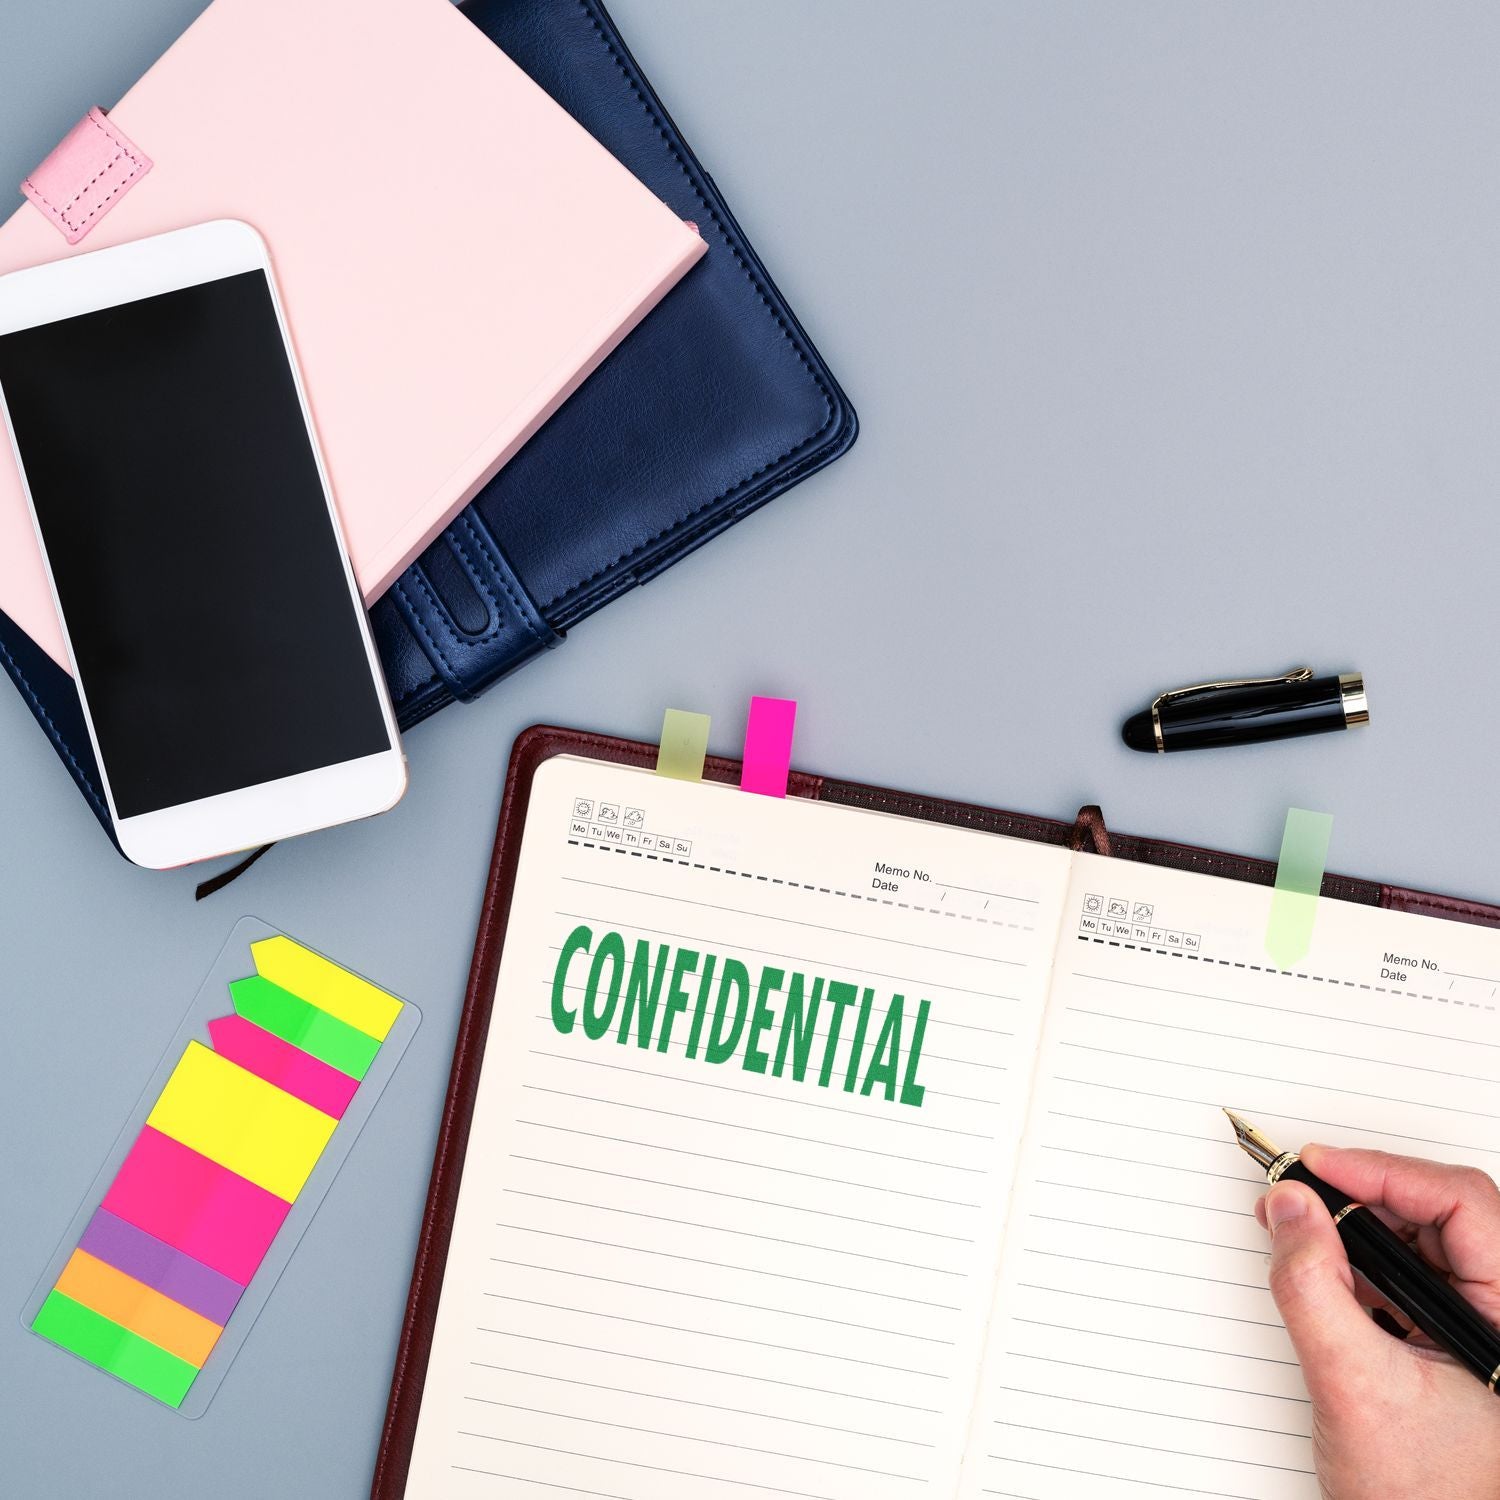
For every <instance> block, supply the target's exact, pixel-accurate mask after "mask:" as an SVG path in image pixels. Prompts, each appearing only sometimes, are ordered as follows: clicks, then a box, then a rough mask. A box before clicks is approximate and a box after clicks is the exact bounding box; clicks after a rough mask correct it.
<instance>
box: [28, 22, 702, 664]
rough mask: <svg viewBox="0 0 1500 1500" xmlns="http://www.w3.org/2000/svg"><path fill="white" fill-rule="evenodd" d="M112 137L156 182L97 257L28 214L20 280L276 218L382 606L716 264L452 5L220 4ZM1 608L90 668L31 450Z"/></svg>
mask: <svg viewBox="0 0 1500 1500" xmlns="http://www.w3.org/2000/svg"><path fill="white" fill-rule="evenodd" d="M89 102H90V101H87V100H84V101H81V103H80V108H79V113H80V114H82V113H83V108H84V106H86V105H87V104H88V103H89ZM108 122H109V124H110V125H112V126H114V127H116V128H117V129H118V130H119V131H120V132H122V133H123V135H124V136H125V137H126V138H127V139H128V141H129V142H130V143H131V144H132V145H133V147H134V148H135V149H136V150H137V152H138V153H139V154H140V155H141V156H142V157H143V158H146V159H149V162H150V164H151V165H150V168H149V170H146V171H144V172H143V173H137V174H135V176H134V180H132V181H130V182H129V183H127V184H125V185H124V188H123V190H122V191H120V192H119V193H118V194H117V195H116V196H115V197H114V198H113V199H112V200H111V201H110V202H109V203H108V206H107V208H106V209H105V210H104V211H103V212H101V213H99V214H98V215H97V218H96V220H95V222H93V223H92V225H91V227H90V228H89V230H88V232H87V234H86V235H85V237H84V238H82V239H81V240H80V241H79V243H77V244H76V245H75V246H72V247H70V246H69V244H68V243H67V240H66V238H65V237H64V234H63V232H62V230H61V229H60V228H59V226H58V225H57V224H56V223H54V222H53V221H52V219H51V218H49V216H48V215H47V214H46V213H44V212H43V210H42V209H41V208H40V207H39V206H37V205H36V204H35V203H30V202H28V203H24V204H23V205H22V206H21V207H20V208H19V209H18V210H17V211H16V213H15V214H14V215H13V216H12V217H11V218H10V219H9V220H8V221H7V222H6V223H5V224H4V226H3V227H0V273H3V272H6V271H12V270H16V269H18V268H20V267H23V266H29V265H35V264H37V263H39V262H41V261H47V260H54V259H57V258H59V257H61V256H64V255H73V254H84V253H87V252H88V251H90V250H97V249H101V248H103V247H105V246H107V245H113V244H118V243H120V242H121V241H124V240H132V239H139V238H140V237H142V236H143V235H148V234H155V233H158V232H160V231H163V230H168V229H179V228H182V227H184V226H185V225H189V224H195V223H201V222H203V221H204V220H208V219H216V218H238V219H244V220H246V221H248V222H249V223H250V224H252V225H254V226H255V227H256V228H257V229H258V230H259V231H260V232H261V234H262V235H263V236H264V237H265V239H266V242H267V243H268V244H269V246H270V249H271V258H272V261H273V263H274V265H275V269H276V275H277V279H278V281H279V283H280V286H281V291H282V295H283V298H284V301H285V305H286V309H287V316H288V319H289V321H290V324H291V330H292V336H293V340H294V342H295V344H296V347H297V353H298V358H299V359H300V361H301V364H302V369H303V373H304V375H305V377H306V382H307V388H308V393H309V396H310V399H311V402H312V407H313V415H314V419H315V421H316V423H317V427H318V433H319V437H320V438H321V440H322V444H323V450H324V453H325V454H326V456H327V459H328V465H329V468H330V470H331V476H332V480H333V488H334V494H335V497H336V499H337V501H338V507H339V513H340V515H341V517H342V519H343V523H344V530H345V534H346V536H347V538H348V542H349V550H350V553H351V555H352V557H353V561H354V568H355V571H356V573H357V574H358V576H359V581H360V584H361V587H362V588H363V590H364V593H365V597H366V599H368V600H373V599H375V598H377V597H378V596H379V595H380V594H381V593H383V592H384V590H385V589H386V587H387V586H388V585H389V583H390V582H391V580H392V579H394V578H395V577H396V576H397V575H398V574H399V573H400V572H401V571H402V570H403V569H404V568H405V567H406V566H407V564H408V563H410V562H411V561H412V559H413V558H414V557H416V556H417V554H418V553H419V552H420V551H421V550H422V549H423V547H424V546H425V545H426V544H427V542H429V541H430V540H431V539H432V537H433V536H435V535H436V534H437V533H438V532H439V531H441V530H442V528H443V527H444V526H446V525H447V523H448V522H449V521H450V520H451V519H452V518H453V516H454V515H455V514H456V513H457V512H458V511H459V510H461V509H462V508H463V506H464V505H466V504H467V503H468V501H469V500H470V499H471V498H472V496H473V495H474V493H475V491H477V490H478V489H479V488H480V486H481V485H483V484H484V483H485V482H486V481H487V480H488V479H489V478H490V477H491V476H492V475H494V473H495V472H496V471H497V470H498V469H499V468H500V467H501V466H502V465H503V464H504V463H505V462H506V461H507V460H508V459H509V458H510V457H511V456H512V455H513V454H514V453H515V452H516V451H517V450H518V449H519V448H520V447H521V445H522V444H523V443H524V442H525V441H526V439H527V438H528V437H530V436H531V434H532V433H533V432H535V431H536V430H537V428H539V427H540V426H541V424H542V423H543V422H545V421H546V420H547V418H548V417H549V416H550V415H551V414H552V412H553V411H555V410H556V409H557V407H558V406H559V405H560V404H561V403H562V402H563V401H564V400H565V399H566V398H567V396H568V395H569V393H570V392H572V391H573V390H574V389H575V388H576V387H577V386H578V385H579V384H580V383H581V382H582V381H583V379H584V378H585V377H586V376H587V375H588V373H589V372H590V371H591V370H592V369H593V368H594V366H595V365H597V364H598V363H599V361H600V360H601V359H603V358H604V356H605V355H606V354H608V353H609V351H610V350H611V349H612V348H613V347H614V346H615V345H616V344H617V343H618V342H619V341H620V339H621V338H623V337H624V336H625V334H626V333H628V332H629V331H630V329H631V328H632V327H634V326H635V324H636V323H637V322H638V321H639V320H640V318H642V317H643V316H644V315H645V314H646V313H647V312H648V311H649V310H650V309H651V307H653V306H654V305H655V303H656V302H657V301H658V300H659V299H660V298H661V297H662V296H663V295H664V294H665V293H666V292H667V291H668V290H669V288H670V287H671V286H672V285H673V283H675V282H676V281H677V280H678V278H679V277H681V276H682V275H683V273H684V272H685V271H686V270H687V269H688V268H689V267H690V266H691V265H692V264H693V262H694V261H696V260H697V258H698V257H699V256H700V255H702V254H703V253H704V250H705V249H706V246H705V245H704V243H703V241H702V240H701V239H700V238H699V237H698V235H697V233H696V232H695V231H694V230H693V229H692V228H691V227H689V226H688V225H686V224H684V223H683V222H682V221H681V220H679V219H678V218H676V217H675V216H674V215H673V213H672V212H671V210H670V209H668V208H667V207H666V206H665V205H664V204H663V203H662V202H661V201H660V200H659V199H658V198H656V197H655V196H654V195H653V194H652V193H650V192H648V191H647V190H646V189H645V188H644V187H642V186H641V184H640V183H639V182H637V181H636V179H635V178H634V177H632V176H631V174H630V173H629V172H627V171H626V170H625V168H624V167H622V166H621V165H620V164H619V163H618V162H617V161H616V160H615V159H614V158H613V157H612V156H611V155H610V154H609V153H608V152H607V151H605V150H604V149H603V148H602V147H601V146H600V145H598V143H597V142H596V141H595V140H594V139H593V137H592V136H590V135H589V134H588V133H587V132H586V131H585V130H583V129H582V128H581V127H580V126H579V125H577V124H576V123H575V122H574V121H573V119H572V118H571V117H570V116H569V115H568V114H567V113H566V112H565V111H564V110H562V109H561V108H560V107H559V106H558V105H556V104H555V103H553V101H552V100H551V99H550V98H548V96H547V95H546V94H545V93H544V92H543V91H542V90H541V89H539V88H538V87H537V86H536V85H535V84H533V83H532V82H531V80H530V79H528V78H527V77H526V76H525V74H523V73H522V72H521V71H520V69H519V68H517V67H515V65H514V64H512V63H511V62H510V60H509V59H508V58H507V57H506V56H505V55H504V53H502V52H500V51H499V50H498V49H497V48H496V47H495V46H494V44H493V43H492V42H491V41H489V39H488V38H486V37H485V36H483V35H482V34H481V33H480V32H479V31H478V30H476V29H475V28H474V27H473V26H471V25H470V24H469V22H468V21H466V20H465V19H464V17H463V15H462V13H461V12H459V11H457V10H456V9H454V7H453V6H452V5H451V4H450V3H449V0H214V3H213V4H212V5H210V6H209V8H208V9H207V10H206V11H205V12H204V13H203V15H202V16H201V17H200V18H199V19H198V20H197V21H196V22H195V23H194V24H193V25H192V26H191V27H190V28H189V29H188V30H187V31H186V32H185V33H184V34H183V35H182V36H181V37H180V38H179V39H178V41H177V42H176V43H175V44H174V45H173V46H172V48H171V49H170V50H169V51H168V52H167V53H166V54H165V56H163V57H162V58H161V60H160V61H159V62H157V64H156V65H155V66H154V67H153V68H152V69H151V70H150V72H148V73H147V74H146V75H145V77H144V78H142V79H141V80H140V82H139V83H137V84H136V85H135V87H134V88H132V89H131V90H130V92H129V93H128V94H126V95H125V97H124V98H123V99H122V100H121V101H120V102H119V104H118V105H116V106H115V107H114V108H113V109H111V110H110V111H109V114H108ZM110 170H111V171H112V172H113V173H114V174H115V176H117V177H118V176H121V175H122V172H121V168H120V167H119V166H118V165H116V166H114V167H112V168H111V169H110ZM124 175H129V174H124ZM36 177H37V178H38V179H40V180H42V181H44V182H45V181H46V178H45V177H43V175H42V174H40V173H39V174H36ZM114 180H115V178H114V177H112V178H111V182H113V181H114ZM98 198H99V192H98V189H97V188H96V189H94V190H93V195H92V198H91V199H89V200H88V201H90V202H95V201H97V200H98ZM74 217H75V218H81V217H82V215H80V214H75V215H74ZM0 610H3V611H4V612H5V613H6V614H8V615H9V616H10V617H11V618H12V619H13V620H14V621H15V622H16V623H17V624H18V625H19V626H21V628H22V629H23V630H25V631H26V632H27V633H28V634H29V635H30V636H31V637H32V639H33V640H35V641H36V643H37V644H38V645H39V646H40V647H42V649H43V650H45V651H46V652H47V653H48V654H49V655H51V656H52V657H53V658H54V659H55V660H56V661H57V662H58V663H59V664H61V665H63V666H66V664H67V657H66V654H65V651H64V647H63V641H62V634H61V631H60V629H59V627H58V623H57V619H56V616H55V613H54V611H53V607H52V601H51V596H50V594H49V592H48V589H47V583H46V577H45V574H44V573H43V570H42V562H41V558H40V555H39V554H38V551H37V547H36V542H35V539H34V536H33V533H32V528H31V522H30V519H29V517H28V515H27V511H26V504H25V500H24V497H23V494H22V491H21V487H20V480H19V476H18V475H17V473H16V471H15V466H14V462H13V460H12V458H11V455H10V452H9V447H8V445H6V444H0Z"/></svg>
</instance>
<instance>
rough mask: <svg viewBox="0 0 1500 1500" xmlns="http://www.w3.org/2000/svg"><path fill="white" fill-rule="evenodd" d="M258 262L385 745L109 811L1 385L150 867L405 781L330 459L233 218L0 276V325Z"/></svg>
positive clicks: (127, 847) (268, 838) (357, 808)
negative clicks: (83, 670)
mask: <svg viewBox="0 0 1500 1500" xmlns="http://www.w3.org/2000/svg"><path fill="white" fill-rule="evenodd" d="M256 270H259V271H264V272H265V274H266V282H267V285H268V286H269V287H270V289H271V302H272V306H273V307H274V308H275V312H276V321H277V325H278V327H279V328H280V330H281V338H282V343H283V345H284V346H285V348H286V356H287V363H288V366H289V367H290V369H291V372H292V380H293V384H294V385H295V387H296V390H297V400H298V404H299V406H300V408H301V411H302V419H303V422H304V424H305V425H306V428H307V434H308V440H309V442H310V443H311V445H312V451H313V457H314V461H315V462H316V464H317V470H318V479H319V481H320V483H321V484H322V487H323V500H324V503H325V504H326V505H327V507H328V514H329V517H330V519H331V520H332V522H333V528H334V536H335V538H336V540H337V543H338V550H339V557H340V559H341V560H342V563H343V568H344V578H345V582H346V585H347V587H348V590H349V598H350V603H351V606H352V607H353V609H354V613H355V616H356V619H357V621H358V624H359V631H360V639H361V640H362V641H363V642H364V648H365V659H366V663H367V665H368V667H369V672H370V680H371V682H372V683H373V685H374V688H375V692H376V696H377V699H378V701H379V703H380V712H381V717H382V719H383V720H384V723H385V727H386V734H387V736H388V738H389V740H390V748H389V749H387V750H382V751H378V752H377V753H376V754H374V755H366V756H362V757H360V758H358V759H356V760H348V761H343V762H340V763H338V764H335V765H331V766H321V767H319V768H317V769H316V770H312V771H304V772H301V773H300V774H298V775H295V776H285V777H281V778H279V779H278V780H275V781H267V782H261V783H259V784H257V785H254V786H248V787H240V788H238V789H236V790H234V791H230V792H223V793H221V794H219V795H218V796H214V797H204V798H200V799H198V800H196V801H192V802H184V803H179V804H177V805H176V806H173V807H165V808H162V809H160V810H159V811H157V812H151V813H141V814H138V815H136V816H134V817H128V818H122V817H120V816H119V815H118V813H117V812H116V810H115V799H114V793H113V791H112V790H111V787H110V782H109V766H108V765H107V764H106V763H105V758H104V756H103V755H102V754H101V753H100V749H99V740H98V737H97V735H96V734H95V732H94V720H93V715H92V714H91V713H90V711H89V701H88V692H87V689H86V686H85V684H84V683H83V681H82V679H81V678H80V677H79V673H78V666H77V662H76V661H75V659H74V656H73V643H72V639H71V637H70V636H69V634H68V621H67V617H66V616H65V615H64V614H63V611H62V605H61V602H60V601H59V599H58V596H57V585H56V582H55V580H54V579H53V576H52V564H51V560H50V559H49V558H48V556H47V547H46V543H45V541H44V540H43V538H42V532H41V527H40V525H39V524H38V522H37V515H36V506H35V503H34V501H33V499H32V495H31V487H30V485H29V483H28V482H27V478H26V467H25V464H24V463H23V462H22V460H21V452H20V447H19V444H18V443H17V441H16V435H15V430H14V427H13V425H12V423H11V419H10V412H9V410H8V409H7V407H6V404H5V393H4V391H3V389H0V420H3V422H4V424H5V430H6V434H7V436H8V438H9V441H10V446H11V451H12V453H13V454H14V455H15V461H16V467H17V469H18V470H19V471H20V476H21V487H22V489H23V491H24V492H25V495H26V506H27V510H28V512H29V513H30V515H31V524H32V529H33V531H34V532H35V535H36V539H37V545H38V547H40V548H41V552H42V560H43V562H44V564H45V565H46V571H47V584H48V587H49V588H50V589H51V591H52V603H53V607H54V608H55V609H56V610H57V616H58V620H59V622H60V623H61V625H62V632H63V640H64V642H65V643H66V645H67V649H68V662H69V665H70V666H71V668H72V671H73V679H74V681H75V682H76V683H77V684H78V695H79V698H80V699H81V700H82V704H83V715H84V720H85V722H86V723H87V725H88V732H89V740H90V742H91V743H92V745H93V747H94V756H95V759H96V760H97V761H98V764H99V775H100V780H101V781H102V783H103V790H104V796H105V799H106V801H107V802H108V804H109V815H110V821H111V822H112V823H113V825H114V829H115V835H116V837H117V838H118V839H119V841H120V847H121V849H123V850H124V852H125V854H126V857H127V858H129V859H131V860H132V861H134V862H135V863H136V864H138V865H144V866H147V867H148V868H150V869H158V870H161V869H171V868H173V867H175V866H177V865H184V864H191V863H193V862H194V861H195V860H200V859H209V858H211V857H213V856H214V855H219V854H231V853H235V852H237V851H239V850H242V849H252V848H256V847H258V846H259V845H261V844H269V843H274V842H275V841H277V840H278V839H284V838H290V837H292V836H294V835H296V834H300V833H310V832H312V831H313V830H314V829H318V828H328V827H331V826H332V825H334V824H336V823H345V822H349V821H350V820H352V819H355V818H363V817H369V816H371V815H373V814H375V813H379V812H384V811H385V810H386V809H387V808H390V807H392V806H394V805H395V803H396V802H397V801H398V800H399V799H400V797H401V794H402V792H404V791H405V790H406V758H405V756H404V755H403V754H402V752H401V741H400V737H399V732H398V730H397V728H396V716H395V713H394V712H393V710H392V708H391V701H390V694H389V692H388V691H387V689H386V684H385V677H384V675H383V673H382V671H381V668H380V658H379V656H378V655H377V654H376V650H375V642H374V640H373V639H372V637H371V635H370V624H369V620H368V617H367V616H366V614H365V607H364V601H363V600H362V599H361V597H360V593H359V586H358V584H357V582H356V581H355V577H354V570H353V567H352V566H351V565H350V562H349V553H348V549H347V547H346V546H345V544H344V537H343V529H342V527H341V526H340V525H339V516H338V510H337V508H336V506H335V505H334V501H333V490H332V486H331V485H330V484H329V481H328V470H327V466H326V465H325V463H324V461H323V453H322V449H321V448H320V446H319V444H318V438H317V431H316V428H315V427H314V426H313V421H312V414H311V412H310V410H309V408H308V403H307V393H306V391H305V390H304V388H303V384H302V372H301V371H300V369H299V368H298V366H297V359H296V355H295V353H294V351H293V348H292V342H291V338H290V336H289V334H288V332H287V324H286V317H285V314H284V312H283V310H282V306H281V298H280V295H279V293H278V291H277V287H276V278H275V276H274V274H273V273H272V269H271V259H270V254H269V252H268V250H267V248H266V244H265V241H264V240H262V239H261V237H260V235H259V234H258V233H256V231H255V230H254V229H252V228H251V227H250V226H249V225H248V224H244V223H241V222H240V221H239V220H237V219H216V220H214V221H212V222H211V223H207V224H198V225H195V226H193V227H192V228H189V229H178V230H173V231H171V232H170V233H167V234H160V235H155V236H152V237H151V238H149V239H143V240H135V241H132V242H131V243H129V244H125V245H117V246H114V247H112V248H110V249H107V250H96V251H92V252H90V253H89V254H86V255H77V256H72V257H69V258H66V259H63V260H57V261H50V262H48V263H47V264H46V265H41V266H34V267H32V268H31V269H29V270H25V271H15V272H12V273H11V274H10V275H8V276H0V334H3V333H13V332H16V331H18V330H20V329H23V328H34V327H36V326H38V325H39V324H43V323H53V322H56V321H58V320H59V319H61V318H70V317H75V316H77V315H79V314H81V313H89V312H96V311H98V310H99V309H101V308H105V307H114V306H117V305H119V304H120V303H126V302H135V301H139V300H140V299H141V298H143V297H152V296H156V295H158V294H159V293H162V292H171V291H176V290H178V289H179V288H182V287H190V286H199V285H202V284H203V283H204V282H208V281H217V280H220V279H221V278H223V277H226V276H236V275H239V274H241V273H242V272H245V271H256Z"/></svg>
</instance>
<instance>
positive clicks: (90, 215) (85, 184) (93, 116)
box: [21, 106, 151, 245]
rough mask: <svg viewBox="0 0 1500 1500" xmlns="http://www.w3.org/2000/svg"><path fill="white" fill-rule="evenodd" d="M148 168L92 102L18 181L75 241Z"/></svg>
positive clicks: (65, 235)
mask: <svg viewBox="0 0 1500 1500" xmlns="http://www.w3.org/2000/svg"><path fill="white" fill-rule="evenodd" d="M150 170H151V159H150V157H148V156H147V155H146V153H145V152H144V151H142V150H140V149H139V147H137V146H136V145H135V144H134V143H133V142H132V141H130V140H127V139H126V137H125V136H124V135H122V134H121V133H120V131H119V130H117V129H116V128H115V127H114V125H112V124H111V123H110V122H109V120H108V119H107V118H106V117H105V114H104V111H103V110H102V109H99V108H98V107H97V106H96V107H95V108H93V109H91V110H90V111H89V112H88V113H87V114H86V115H85V116H84V117H83V118H82V119H81V120H80V121H79V122H78V123H77V124H76V125H75V126H74V127H73V128H72V129H71V130H70V131H69V132H68V133H67V135H65V136H64V137H63V138H62V141H61V143H60V144H59V145H58V147H57V149H56V150H55V151H53V152H52V154H51V155H50V156H49V157H48V158H47V159H46V161H44V162H43V163H42V164H41V166H39V167H38V168H37V169H36V171H34V172H33V173H32V174H31V176H30V177H28V178H27V179H26V181H25V182H23V183H22V184H21V191H22V192H23V193H25V194H26V196H27V197H28V198H30V199H31V201H32V202H33V203H34V204H36V206H37V207H38V208H39V209H41V211H42V212H43V213H44V214H46V216H47V217H48V218H49V219H51V220H52V222H53V223H54V224H55V225H56V226H57V227H58V229H59V230H61V231H62V236H63V238H64V239H65V240H67V242H68V243H69V244H70V245H76V244H77V243H78V242H79V240H81V239H82V238H83V237H84V235H86V234H87V233H88V232H89V230H91V229H92V228H93V227H94V225H95V224H97V223H98V222H99V220H100V219H102V218H103V217H104V215H105V214H107V213H108V212H109V211H110V209H112V208H113V207H114V206H115V204H117V203H118V202H119V201H120V199H121V197H123V196H124V194H125V193H126V192H127V191H128V190H129V189H130V188H131V187H132V186H133V185H134V184H135V183H137V182H139V181H140V180H141V178H142V177H144V176H145V175H146V173H147V172H149V171H150Z"/></svg>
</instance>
